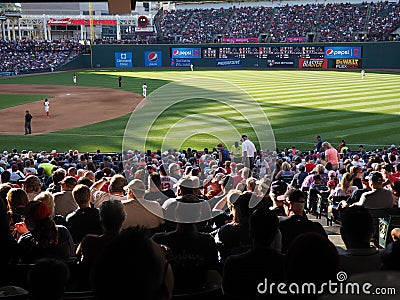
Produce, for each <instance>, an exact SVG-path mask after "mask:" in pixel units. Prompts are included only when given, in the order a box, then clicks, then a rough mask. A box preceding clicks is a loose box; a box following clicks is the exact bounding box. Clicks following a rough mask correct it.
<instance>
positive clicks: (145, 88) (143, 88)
mask: <svg viewBox="0 0 400 300" xmlns="http://www.w3.org/2000/svg"><path fill="white" fill-rule="evenodd" d="M142 91H143V97H145V98H146V95H147V85H146V83H143V85H142Z"/></svg>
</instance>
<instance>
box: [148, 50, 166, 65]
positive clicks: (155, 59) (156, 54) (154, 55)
mask: <svg viewBox="0 0 400 300" xmlns="http://www.w3.org/2000/svg"><path fill="white" fill-rule="evenodd" d="M144 66H145V67H146V68H147V67H161V66H162V54H161V51H146V52H145V53H144Z"/></svg>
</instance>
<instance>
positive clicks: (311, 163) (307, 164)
mask: <svg viewBox="0 0 400 300" xmlns="http://www.w3.org/2000/svg"><path fill="white" fill-rule="evenodd" d="M304 166H305V167H306V172H307V173H310V172H311V171H312V170H314V168H315V166H316V164H315V163H314V160H313V158H312V157H311V156H310V155H307V156H306V158H305V164H304Z"/></svg>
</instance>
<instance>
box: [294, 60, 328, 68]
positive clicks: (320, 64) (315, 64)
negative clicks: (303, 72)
mask: <svg viewBox="0 0 400 300" xmlns="http://www.w3.org/2000/svg"><path fill="white" fill-rule="evenodd" d="M299 68H300V69H327V68H328V60H327V59H326V58H300V59H299Z"/></svg>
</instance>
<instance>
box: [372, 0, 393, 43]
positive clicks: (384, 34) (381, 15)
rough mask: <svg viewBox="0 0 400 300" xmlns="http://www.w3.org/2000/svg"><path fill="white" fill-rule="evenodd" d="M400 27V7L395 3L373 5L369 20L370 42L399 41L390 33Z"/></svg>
mask: <svg viewBox="0 0 400 300" xmlns="http://www.w3.org/2000/svg"><path fill="white" fill-rule="evenodd" d="M399 26H400V5H399V4H398V3H393V2H390V3H389V2H377V3H373V4H372V5H371V16H370V18H369V20H368V24H367V30H368V34H367V37H368V41H379V40H391V39H395V40H399V36H397V37H395V38H392V37H391V36H390V33H391V32H392V31H393V29H394V28H397V27H399Z"/></svg>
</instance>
